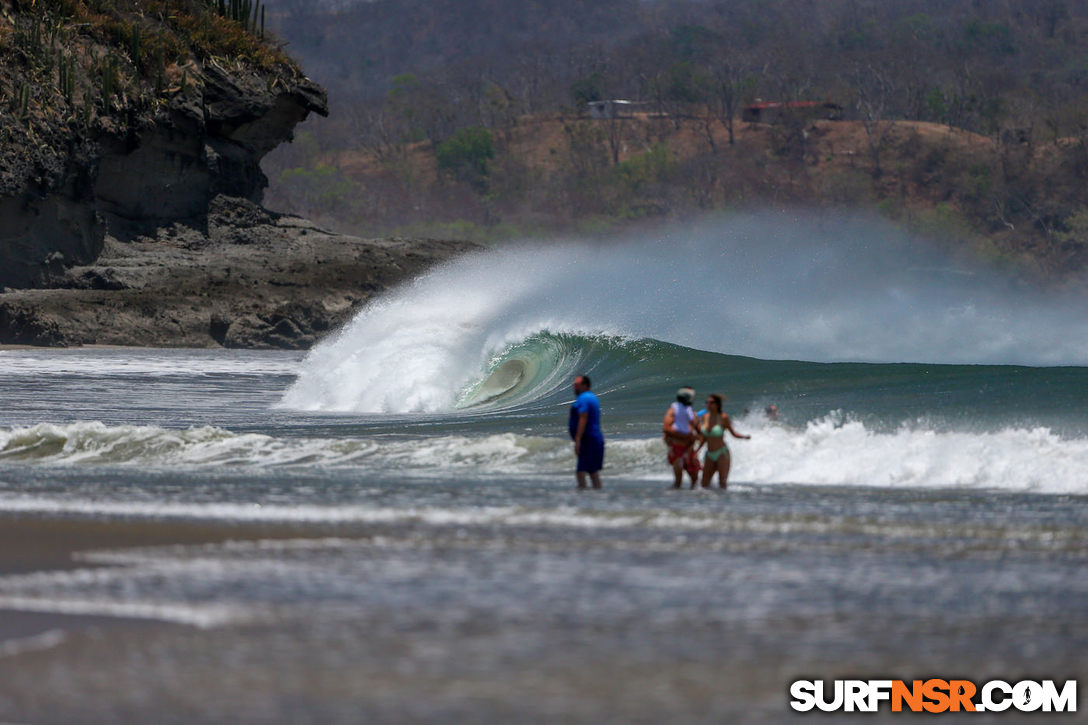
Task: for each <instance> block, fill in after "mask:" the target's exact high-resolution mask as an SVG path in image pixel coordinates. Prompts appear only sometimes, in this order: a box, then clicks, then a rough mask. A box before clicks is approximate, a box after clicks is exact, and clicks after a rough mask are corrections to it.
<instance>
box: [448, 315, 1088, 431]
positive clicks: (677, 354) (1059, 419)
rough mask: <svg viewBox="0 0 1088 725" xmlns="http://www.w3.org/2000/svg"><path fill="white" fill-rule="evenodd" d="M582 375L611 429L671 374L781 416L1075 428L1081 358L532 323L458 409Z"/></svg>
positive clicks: (702, 391) (525, 402) (750, 409)
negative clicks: (798, 344) (911, 354)
mask: <svg viewBox="0 0 1088 725" xmlns="http://www.w3.org/2000/svg"><path fill="white" fill-rule="evenodd" d="M582 373H585V374H588V375H589V376H590V377H591V379H592V381H593V389H594V391H595V392H596V393H597V394H598V395H599V396H600V397H601V401H602V405H603V406H604V407H605V410H606V412H607V413H608V414H609V420H610V425H611V426H612V427H613V428H617V427H618V428H619V429H620V430H621V431H622V430H624V429H626V428H630V429H631V430H632V431H634V430H635V429H639V430H642V431H645V430H646V426H647V425H648V421H650V422H653V421H655V420H656V418H657V417H659V416H662V415H663V414H664V411H665V409H666V408H667V406H668V405H669V403H670V402H671V401H672V400H673V399H674V396H675V391H676V389H677V388H678V387H680V386H682V385H691V386H693V387H695V389H696V396H697V397H696V406H695V407H696V408H697V409H698V408H700V407H702V405H703V404H702V401H703V400H705V396H706V395H707V394H708V393H712V392H716V393H721V394H723V395H725V396H726V397H727V399H728V402H727V404H726V409H727V412H729V413H731V414H732V415H733V416H734V417H737V416H744V415H746V414H748V415H760V414H761V413H762V411H763V409H764V408H765V407H766V406H767V405H769V404H771V403H774V404H775V405H777V406H778V408H779V410H780V411H781V416H782V420H783V421H784V422H786V423H791V424H794V425H803V424H805V423H807V422H809V421H811V420H815V419H818V418H821V417H823V416H826V415H828V414H829V413H831V412H833V411H835V412H837V413H838V414H840V415H842V416H844V417H845V418H849V419H855V420H859V421H863V422H865V423H866V425H868V426H870V427H871V428H875V429H893V428H895V427H897V426H901V425H904V424H916V423H923V424H924V425H925V426H926V427H927V428H929V427H934V428H937V429H950V428H955V429H964V428H968V429H978V430H991V429H997V428H1002V427H1008V426H1032V425H1047V426H1050V427H1051V428H1053V429H1055V430H1059V431H1064V432H1069V433H1080V432H1081V431H1082V430H1083V428H1084V423H1083V416H1082V415H1081V413H1082V411H1081V407H1080V406H1079V404H1078V403H1077V400H1078V397H1077V395H1078V393H1077V391H1078V390H1083V389H1084V387H1085V385H1086V384H1088V369H1086V368H1075V367H1061V368H1028V367H1019V366H1008V365H993V366H988V365H923V364H903V363H897V364H867V363H812V362H801V361H771V360H758V359H755V358H749V357H742V356H737V355H723V354H720V353H713V352H705V351H701V350H694V349H691V348H686V347H683V346H680V345H673V344H671V343H666V342H661V341H659V340H652V339H629V338H623V337H618V336H611V335H602V336H589V335H575V334H566V333H559V334H557V333H552V332H547V331H542V332H539V333H537V334H534V335H531V336H529V337H528V338H526V339H524V340H522V341H521V342H518V343H515V344H512V345H509V346H508V347H506V348H505V349H504V350H502V351H501V352H500V353H498V354H496V355H494V356H493V357H492V358H491V359H490V360H489V361H488V363H487V365H486V367H485V369H484V370H482V371H481V374H480V375H479V377H477V378H475V379H473V380H472V381H470V382H469V383H468V384H467V385H466V386H464V388H463V389H462V391H461V393H460V394H459V396H458V399H457V404H456V408H457V410H460V411H462V412H464V413H499V412H511V413H513V412H520V413H522V414H532V413H533V412H537V413H545V414H549V415H553V414H554V413H551V412H549V411H552V410H554V408H555V407H557V406H562V405H565V404H567V403H569V401H570V400H571V398H572V396H573V393H572V390H571V382H572V381H573V378H574V377H575V376H576V375H578V374H582Z"/></svg>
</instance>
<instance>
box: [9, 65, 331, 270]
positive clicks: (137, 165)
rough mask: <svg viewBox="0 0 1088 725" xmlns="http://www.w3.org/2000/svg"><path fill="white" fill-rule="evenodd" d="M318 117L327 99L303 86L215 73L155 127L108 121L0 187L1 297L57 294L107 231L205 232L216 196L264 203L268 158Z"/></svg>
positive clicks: (174, 102) (181, 96)
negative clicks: (34, 291) (57, 282)
mask: <svg viewBox="0 0 1088 725" xmlns="http://www.w3.org/2000/svg"><path fill="white" fill-rule="evenodd" d="M313 112H316V113H320V114H322V115H326V114H327V113H328V111H327V105H326V98H325V91H324V90H323V89H322V88H321V87H320V86H317V85H316V84H314V83H312V82H311V81H309V80H307V79H305V78H296V79H294V80H291V81H284V80H283V79H279V80H277V81H276V82H275V83H273V84H271V85H270V84H269V81H268V80H267V79H266V78H264V77H262V76H260V75H258V74H256V73H247V72H244V71H239V72H237V73H231V72H228V71H226V70H224V69H222V68H220V67H218V66H216V65H214V64H208V65H207V66H206V67H205V68H204V69H202V71H201V72H200V73H199V74H198V75H196V76H195V77H194V79H193V83H192V84H191V85H187V86H186V88H185V89H184V90H181V91H179V92H177V93H176V94H175V95H174V96H173V98H171V99H170V101H169V102H168V103H167V104H166V105H165V107H164V108H162V109H161V110H159V111H158V112H156V114H155V115H154V116H153V117H150V118H146V119H142V120H141V122H139V123H134V124H131V125H130V126H129V127H128V128H127V129H126V130H125V131H124V132H123V133H120V132H115V131H114V130H112V129H111V125H110V124H109V123H103V124H101V125H100V126H99V127H98V128H97V129H96V131H95V136H94V138H80V139H78V142H77V143H73V144H71V146H72V148H71V150H70V152H69V153H68V156H67V160H66V161H62V160H61V159H62V158H63V156H64V155H63V154H62V153H60V152H59V151H58V153H57V154H55V155H54V157H55V158H56V159H58V160H57V163H55V164H53V166H55V167H56V168H50V169H46V170H41V169H27V170H25V171H22V172H21V174H15V173H11V174H6V175H5V176H6V177H7V176H13V177H16V179H15V182H16V183H13V180H12V179H8V180H7V182H8V183H6V184H5V185H4V187H3V188H0V287H15V288H28V287H41V286H49V285H50V284H51V281H52V280H54V279H56V277H57V275H58V273H61V272H63V271H64V270H65V269H66V268H69V267H72V266H74V265H79V264H88V263H90V262H93V261H94V260H95V259H97V258H98V255H99V254H100V253H101V251H102V248H103V240H104V239H105V236H106V234H107V233H108V234H109V235H110V236H112V237H114V238H116V239H119V240H128V239H132V238H134V237H136V236H138V235H147V234H153V233H154V231H155V230H156V229H159V228H161V227H165V226H169V225H171V224H173V223H176V222H181V223H185V224H187V225H189V226H191V227H194V228H197V229H201V228H203V229H206V226H207V217H208V209H209V204H210V203H211V200H212V199H213V198H215V197H216V196H218V195H227V196H230V197H237V198H242V199H248V200H250V201H254V202H259V201H260V199H261V197H262V195H263V192H264V189H265V187H266V186H267V183H268V182H267V179H266V178H265V176H264V174H263V173H262V172H261V169H260V162H261V159H262V158H263V157H264V155H265V154H266V153H268V152H269V151H270V150H272V149H273V148H275V147H276V146H277V145H278V144H280V143H282V142H284V141H287V140H290V139H291V137H292V133H293V130H294V127H295V126H296V125H297V124H298V123H299V122H301V121H302V120H304V119H305V118H306V117H307V116H308V115H309V114H310V113H313ZM8 171H13V170H10V169H9V170H8ZM15 171H18V170H15ZM20 177H21V178H22V181H21V182H18V178H20Z"/></svg>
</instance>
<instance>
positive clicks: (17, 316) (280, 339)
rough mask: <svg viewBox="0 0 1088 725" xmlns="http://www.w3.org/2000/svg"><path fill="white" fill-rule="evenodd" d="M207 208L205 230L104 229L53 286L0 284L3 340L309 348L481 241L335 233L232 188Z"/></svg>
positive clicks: (175, 227) (183, 227)
mask: <svg viewBox="0 0 1088 725" xmlns="http://www.w3.org/2000/svg"><path fill="white" fill-rule="evenodd" d="M207 220H208V229H207V231H206V232H204V231H201V230H197V229H193V228H192V227H190V226H187V225H186V224H183V223H175V224H172V225H170V226H164V227H161V228H160V229H158V230H157V231H156V233H155V234H154V236H142V237H136V238H133V239H130V240H129V241H124V242H122V241H120V240H118V239H114V238H113V237H107V238H106V241H105V245H104V249H103V251H102V253H101V255H100V256H99V258H98V259H97V260H96V262H95V263H94V264H91V265H80V266H75V267H72V268H70V269H68V270H67V271H65V272H64V273H63V274H61V275H60V276H59V277H56V278H55V279H54V286H53V287H52V288H48V289H24V290H8V291H6V292H4V293H2V294H0V343H10V344H24V345H49V346H68V345H91V344H101V345H140V346H151V347H214V346H219V345H222V346H224V347H237V348H281V349H305V348H308V347H310V346H311V345H313V344H314V343H315V342H316V341H317V340H318V339H320V338H321V337H322V336H324V335H327V334H329V333H330V332H331V331H332V330H334V329H335V328H336V327H338V326H339V325H341V324H343V323H344V322H345V321H347V320H348V319H350V318H351V316H352V315H353V314H354V313H355V312H356V311H357V310H358V309H359V307H360V306H362V305H363V304H365V303H366V301H367V300H369V299H370V298H371V297H372V296H373V295H375V294H378V293H380V292H382V291H384V290H386V289H388V288H389V287H391V286H393V285H395V284H397V283H398V282H401V281H403V280H405V279H407V278H409V277H411V276H412V275H414V274H418V273H419V272H421V271H423V270H424V269H426V268H428V267H430V266H432V265H434V264H437V263H440V262H442V261H444V260H446V259H449V258H450V257H452V256H454V255H457V254H462V253H464V252H466V251H469V250H471V249H473V248H474V245H471V244H468V243H461V242H439V241H430V240H405V239H371V240H364V239H358V238H355V237H348V236H344V235H339V234H333V233H331V232H328V231H325V230H323V229H319V228H317V227H315V226H314V225H313V224H312V223H311V222H308V221H307V220H305V219H301V218H299V217H293V216H283V215H279V214H274V213H272V212H269V211H267V210H265V209H262V208H261V207H260V206H258V205H257V204H254V203H253V202H251V201H248V200H245V199H239V198H232V197H225V196H219V197H216V198H214V199H213V200H212V202H211V204H210V209H209V214H208V218H207Z"/></svg>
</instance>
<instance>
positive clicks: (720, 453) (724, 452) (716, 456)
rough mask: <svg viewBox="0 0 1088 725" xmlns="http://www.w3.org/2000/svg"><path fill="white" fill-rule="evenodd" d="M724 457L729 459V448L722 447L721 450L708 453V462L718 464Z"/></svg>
mask: <svg viewBox="0 0 1088 725" xmlns="http://www.w3.org/2000/svg"><path fill="white" fill-rule="evenodd" d="M723 455H724V456H725V457H726V458H728V457H729V446H722V447H721V448H719V449H718V450H716V451H707V452H706V460H708V461H713V462H714V463H717V462H718V459H719V458H721V457H722V456H723Z"/></svg>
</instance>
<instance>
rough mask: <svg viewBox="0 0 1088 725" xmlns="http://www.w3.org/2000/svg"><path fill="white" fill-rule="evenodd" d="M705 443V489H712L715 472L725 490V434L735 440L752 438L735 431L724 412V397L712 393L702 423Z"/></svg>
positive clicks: (726, 473) (727, 466) (726, 456)
mask: <svg viewBox="0 0 1088 725" xmlns="http://www.w3.org/2000/svg"><path fill="white" fill-rule="evenodd" d="M700 422H701V423H702V425H701V426H700V428H701V430H702V437H703V441H705V442H706V457H705V458H704V459H703V488H710V481H711V479H713V478H714V472H715V471H717V473H718V483H719V485H721V487H722V489H723V490H724V489H725V487H726V485H727V483H728V481H729V446H727V445H726V444H725V432H726V431H729V432H730V433H732V434H733V437H734V438H751V437H752V436H746V435H742V434H740V433H738V432H737V431H735V430H734V429H733V422H732V421H731V420H730V419H729V416H728V415H726V414H725V413H723V412H722V396H721V395H719V394H717V393H711V394H710V396H709V397H708V398H707V399H706V413H704V414H703V419H702V421H700Z"/></svg>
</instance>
